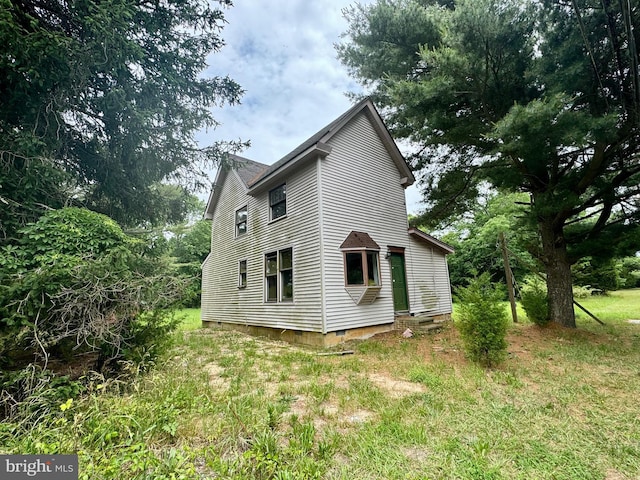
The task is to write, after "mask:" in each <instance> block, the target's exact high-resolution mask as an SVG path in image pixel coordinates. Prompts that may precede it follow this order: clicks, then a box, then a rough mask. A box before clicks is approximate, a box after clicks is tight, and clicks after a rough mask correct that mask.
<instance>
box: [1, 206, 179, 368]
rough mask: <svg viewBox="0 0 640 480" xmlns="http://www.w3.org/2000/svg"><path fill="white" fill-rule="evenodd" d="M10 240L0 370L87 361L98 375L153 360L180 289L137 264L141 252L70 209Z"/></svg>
mask: <svg viewBox="0 0 640 480" xmlns="http://www.w3.org/2000/svg"><path fill="white" fill-rule="evenodd" d="M18 233H19V241H18V243H16V244H14V245H9V246H6V247H4V248H3V249H2V251H1V252H0V366H5V367H6V366H10V365H11V364H14V365H15V364H18V365H19V364H20V363H25V359H27V358H28V356H31V359H32V360H33V359H34V357H38V358H39V359H40V360H41V361H43V362H44V363H45V364H46V362H47V361H49V360H50V359H51V358H60V359H63V360H66V361H70V360H71V358H73V357H76V358H77V357H78V356H79V355H81V354H86V353H93V354H95V355H94V357H91V356H87V357H84V358H94V359H96V361H95V363H94V364H93V365H89V366H88V367H90V368H95V369H98V370H101V369H102V368H103V367H105V366H114V365H116V364H117V361H118V360H122V359H128V357H131V358H132V359H141V358H143V357H144V358H145V359H147V360H148V359H149V358H150V356H153V355H155V354H157V352H158V348H159V345H161V344H162V343H163V342H164V340H165V338H166V337H167V333H168V332H169V331H171V330H172V329H173V328H174V327H175V325H176V321H175V320H174V319H173V316H172V314H171V311H170V308H171V306H172V305H173V304H174V303H175V302H176V301H177V300H179V299H180V298H181V296H182V289H183V284H184V282H183V281H182V280H180V279H176V278H175V277H174V276H173V275H170V274H169V269H168V268H167V266H166V265H164V264H163V262H162V260H160V259H158V258H153V257H147V256H145V255H144V244H142V243H141V242H139V241H137V240H135V239H133V238H132V237H129V236H127V235H126V234H124V232H123V231H122V229H121V228H120V227H119V226H118V225H117V224H116V223H115V222H114V221H113V220H111V219H110V218H108V217H106V216H104V215H100V214H97V213H94V212H90V211H88V210H83V209H78V208H65V209H62V210H56V211H51V212H49V213H47V214H46V215H44V216H43V217H42V218H41V219H40V220H39V221H38V222H36V223H35V224H30V225H27V226H26V227H24V228H23V229H21V230H20V231H19V232H18ZM3 340H4V341H3ZM141 352H144V353H141ZM2 364H3V365H2Z"/></svg>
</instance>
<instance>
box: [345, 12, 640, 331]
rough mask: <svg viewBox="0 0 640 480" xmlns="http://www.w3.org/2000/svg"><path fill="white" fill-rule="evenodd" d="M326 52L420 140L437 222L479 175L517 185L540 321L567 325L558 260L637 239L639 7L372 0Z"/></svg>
mask: <svg viewBox="0 0 640 480" xmlns="http://www.w3.org/2000/svg"><path fill="white" fill-rule="evenodd" d="M345 13H346V17H347V19H348V21H349V24H350V27H349V30H348V32H347V33H346V34H345V40H344V42H343V43H342V44H340V45H338V52H339V56H340V58H341V60H342V61H343V63H344V64H346V65H347V66H348V67H350V69H351V72H352V74H353V75H354V76H355V77H356V78H357V79H359V80H360V81H361V82H362V83H363V84H364V85H365V86H367V87H369V89H370V91H371V92H372V94H373V95H374V96H375V97H376V100H377V101H378V102H379V103H380V104H381V105H382V106H383V107H385V111H386V113H387V118H388V121H389V124H390V126H391V128H392V129H393V130H394V133H395V134H396V135H397V136H400V137H405V138H407V139H410V140H411V141H413V142H415V143H416V144H417V145H418V146H419V147H421V148H420V150H419V152H418V153H417V154H416V155H415V157H414V159H413V160H414V162H415V165H414V166H415V167H416V168H417V169H419V168H423V167H426V169H427V173H426V178H425V182H426V188H425V192H426V194H427V200H428V206H429V209H428V211H427V212H426V214H425V216H424V218H423V219H422V220H423V221H431V222H438V221H439V220H442V219H443V218H446V217H447V216H452V215H453V216H455V215H457V214H460V213H462V212H464V211H466V210H468V208H469V205H470V204H471V203H470V202H472V199H473V198H474V196H475V195H476V194H477V192H478V187H479V185H481V184H482V182H489V183H490V184H492V185H494V186H497V187H500V188H502V189H508V190H511V191H514V192H526V193H529V194H530V199H531V201H530V208H529V215H528V221H529V222H530V225H531V226H532V228H534V229H536V230H537V234H538V238H539V248H537V249H534V252H533V253H535V254H536V256H537V258H538V259H539V260H540V262H541V263H542V265H543V267H544V269H545V271H546V275H547V289H548V294H549V308H550V316H551V319H552V320H553V321H555V322H557V323H560V324H563V325H566V326H571V327H574V326H575V315H574V311H573V305H572V300H573V296H572V290H571V285H572V282H571V269H570V267H571V264H573V263H575V262H576V261H577V260H578V259H580V258H581V257H583V256H585V255H590V256H592V257H593V256H600V257H606V256H611V255H615V254H622V253H624V250H633V249H638V247H639V245H640V243H639V242H638V223H639V221H640V215H639V212H640V210H639V209H638V207H639V206H640V205H639V202H640V186H639V185H640V72H639V67H638V63H639V58H638V50H639V49H640V33H639V32H640V30H639V29H640V6H639V5H638V4H637V2H632V1H631V0H620V1H616V2H612V1H611V0H562V1H558V0H541V1H534V0H530V1H522V0H458V1H446V2H445V1H440V2H438V1H435V0H378V1H377V2H376V3H374V4H372V5H366V6H363V5H356V6H354V7H352V8H351V9H349V10H347V11H346V12H345Z"/></svg>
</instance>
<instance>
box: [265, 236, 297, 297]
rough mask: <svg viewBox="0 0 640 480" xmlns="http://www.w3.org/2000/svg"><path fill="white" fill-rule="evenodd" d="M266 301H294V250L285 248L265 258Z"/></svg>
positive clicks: (268, 254)
mask: <svg viewBox="0 0 640 480" xmlns="http://www.w3.org/2000/svg"><path fill="white" fill-rule="evenodd" d="M264 276H265V300H266V301H267V302H290V301H293V250H292V249H291V248H285V249H283V250H279V251H276V252H270V253H267V254H266V255H265V256H264Z"/></svg>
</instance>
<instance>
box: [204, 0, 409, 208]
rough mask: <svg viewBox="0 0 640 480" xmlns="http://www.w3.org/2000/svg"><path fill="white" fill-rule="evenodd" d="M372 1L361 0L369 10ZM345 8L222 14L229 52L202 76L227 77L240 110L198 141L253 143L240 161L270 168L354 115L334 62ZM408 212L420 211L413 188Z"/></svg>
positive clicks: (280, 0)
mask: <svg viewBox="0 0 640 480" xmlns="http://www.w3.org/2000/svg"><path fill="white" fill-rule="evenodd" d="M370 2H371V0H360V3H365V4H366V3H370ZM351 3H353V2H352V1H349V0H313V1H309V0H286V1H285V0H269V1H267V0H235V2H234V6H233V7H231V8H230V9H228V10H226V11H225V17H226V20H227V22H228V24H227V25H226V26H225V28H224V30H223V32H222V36H223V38H224V40H225V42H226V46H225V47H224V48H223V49H222V51H221V52H218V53H214V54H212V55H211V56H210V57H209V62H208V63H209V68H208V69H207V70H206V72H205V75H211V76H214V75H220V76H224V75H229V76H230V77H231V78H233V79H234V80H235V81H236V82H238V83H239V84H240V85H241V86H242V88H243V89H244V90H245V94H244V96H243V98H242V104H241V105H237V106H233V107H228V106H225V107H223V108H221V109H216V110H215V111H214V117H215V118H216V120H217V121H219V122H220V123H221V125H220V126H219V127H218V128H216V129H215V130H214V131H209V132H207V133H206V135H205V134H202V135H200V136H199V137H198V140H199V141H200V143H201V144H203V145H207V144H210V143H212V142H214V141H216V140H237V139H242V140H250V141H251V147H250V148H249V149H247V150H245V151H244V152H242V153H241V155H243V156H246V157H247V158H250V159H252V160H256V161H259V162H263V163H266V164H271V163H273V162H275V161H276V160H278V159H279V158H281V157H282V156H284V155H285V154H287V153H288V152H289V151H291V150H292V149H293V148H295V147H296V146H297V145H299V144H300V143H302V142H303V141H304V140H305V139H307V138H308V137H310V136H311V135H313V134H314V133H315V132H316V131H317V130H319V129H320V128H322V127H323V126H324V125H326V124H328V123H330V122H331V121H332V120H334V119H335V118H336V117H338V116H340V115H341V114H342V113H343V112H344V111H346V110H348V109H349V108H350V107H351V102H350V101H349V99H348V98H347V97H346V95H345V93H346V92H357V91H360V87H359V85H358V84H357V83H356V82H355V81H354V80H353V79H352V78H350V77H349V75H348V74H347V70H346V68H345V67H343V66H342V65H341V64H340V62H339V61H338V59H337V58H336V51H335V49H334V44H335V43H336V42H339V41H340V35H341V34H342V33H343V32H344V31H346V29H347V22H346V20H345V19H344V18H343V16H342V9H344V8H346V7H348V6H349V5H350V4H351ZM407 206H408V209H409V211H410V212H414V211H416V210H418V209H419V194H418V193H417V190H416V189H415V187H412V188H410V189H409V190H408V192H407Z"/></svg>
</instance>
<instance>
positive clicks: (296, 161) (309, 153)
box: [247, 142, 331, 196]
mask: <svg viewBox="0 0 640 480" xmlns="http://www.w3.org/2000/svg"><path fill="white" fill-rule="evenodd" d="M330 153H331V146H330V145H327V144H326V143H323V142H317V143H315V144H314V145H312V146H310V147H309V148H307V149H306V150H305V151H303V152H301V153H299V154H298V155H296V156H295V157H293V158H292V159H291V160H289V161H287V162H286V163H284V164H283V165H282V166H281V167H280V168H278V169H276V170H274V171H273V172H270V173H269V174H268V175H267V176H265V177H262V178H260V179H259V180H258V181H257V182H256V183H254V184H251V185H249V188H248V190H247V195H252V196H253V195H255V194H258V193H260V192H262V191H264V190H265V189H267V188H269V187H270V186H273V185H274V184H276V183H277V182H278V181H280V180H281V178H282V177H283V176H285V175H286V174H287V173H289V172H291V171H292V170H293V169H295V168H296V167H299V166H300V165H302V164H304V163H305V162H307V161H308V160H310V159H312V158H318V157H321V158H324V157H326V156H327V155H329V154H330Z"/></svg>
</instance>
